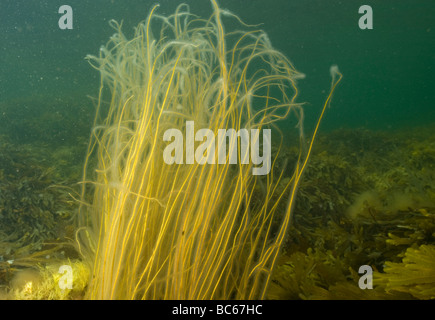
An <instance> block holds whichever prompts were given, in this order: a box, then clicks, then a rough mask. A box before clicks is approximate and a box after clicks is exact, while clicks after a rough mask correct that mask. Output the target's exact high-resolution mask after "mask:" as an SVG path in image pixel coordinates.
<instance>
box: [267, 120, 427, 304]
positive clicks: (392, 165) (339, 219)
mask: <svg viewBox="0 0 435 320" xmlns="http://www.w3.org/2000/svg"><path fill="white" fill-rule="evenodd" d="M434 135H435V133H434V131H433V128H430V127H429V128H417V129H413V130H410V129H407V130H403V131H402V132H400V131H399V132H375V131H369V130H363V129H353V130H345V129H342V130H336V131H334V132H331V133H328V134H322V135H321V136H320V137H319V141H318V143H317V145H316V148H315V153H314V155H313V157H312V158H311V161H310V163H309V167H308V169H307V171H306V175H305V176H304V179H303V181H302V182H301V186H300V190H299V193H298V199H297V201H296V205H295V211H294V212H295V213H294V223H293V224H292V226H291V228H290V230H289V238H288V240H287V242H286V252H287V253H286V254H285V255H283V256H282V257H281V260H280V262H279V267H278V268H277V271H276V272H275V273H274V277H273V281H272V285H271V288H270V290H269V298H271V299H434V298H435V295H434V292H433V288H434V287H435V283H434V276H435V264H434V263H435V259H434V255H433V249H434V240H435V196H434V195H435V193H434V191H435V186H434V184H433V178H434V174H435V170H434V169H435V168H434V163H435V162H434V160H435V157H434V155H435V153H434V151H435V145H434V143H433V138H434ZM361 265H369V266H371V267H372V268H373V270H374V279H373V289H372V290H367V289H366V290H361V289H360V288H359V287H358V279H359V277H360V276H361V275H359V274H358V269H359V267H360V266H361Z"/></svg>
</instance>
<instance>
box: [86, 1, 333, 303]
mask: <svg viewBox="0 0 435 320" xmlns="http://www.w3.org/2000/svg"><path fill="white" fill-rule="evenodd" d="M211 4H212V6H213V9H214V13H213V15H212V16H211V17H210V18H209V19H202V18H200V17H197V16H195V15H193V14H191V13H190V11H189V7H188V6H187V5H180V6H179V7H178V8H177V10H176V12H175V14H173V15H170V16H168V17H165V16H161V15H159V14H158V11H157V6H156V7H154V8H153V9H152V10H151V13H150V14H149V16H148V17H147V19H146V21H145V22H143V23H141V24H139V25H138V26H137V28H136V29H135V35H134V36H133V38H132V39H128V38H126V36H125V35H124V34H123V32H122V29H121V25H119V24H118V23H116V22H114V21H112V22H111V25H112V26H113V27H114V28H115V30H116V33H115V34H114V35H113V36H112V37H111V39H110V41H109V43H108V44H107V45H106V46H104V47H102V48H101V49H100V55H99V56H98V57H96V56H89V57H88V58H89V60H90V63H91V64H92V65H93V66H94V67H95V68H96V69H97V70H98V71H99V72H100V74H101V84H102V86H101V89H100V96H99V104H98V112H97V116H96V121H95V127H94V131H93V136H92V139H91V143H90V146H89V157H88V159H97V161H96V163H97V165H96V169H95V170H86V174H85V177H84V179H83V186H84V188H83V192H82V195H83V196H82V203H83V205H82V208H81V211H80V220H79V223H78V226H79V229H78V230H79V233H78V234H79V240H80V242H79V244H80V252H82V253H83V255H84V257H85V258H84V259H85V260H86V261H88V262H89V263H90V265H91V270H92V271H91V280H90V283H89V286H88V288H87V295H86V297H87V298H91V299H92V298H97V299H254V298H255V299H259V298H264V297H265V296H266V290H267V287H268V283H269V282H270V279H271V274H272V271H273V269H274V267H275V264H276V261H277V257H278V255H279V253H280V251H281V249H282V244H283V241H284V239H285V238H286V232H287V229H288V226H289V223H290V220H291V212H292V208H293V202H294V199H295V192H296V188H297V186H298V185H299V180H300V178H301V175H302V172H303V170H304V168H305V166H306V163H307V160H308V157H309V154H310V151H311V147H312V144H311V145H309V147H308V148H307V149H306V150H307V151H306V152H303V150H305V149H304V148H303V147H302V145H301V141H302V139H301V132H302V121H301V120H302V109H301V105H300V104H299V103H297V102H296V97H297V93H298V90H297V80H298V79H300V78H302V77H303V75H302V74H300V73H299V72H298V71H297V70H296V69H295V68H294V67H293V65H292V64H291V63H290V61H289V60H288V59H287V58H286V57H285V56H284V55H283V54H282V53H280V52H278V51H276V50H275V49H274V48H273V47H272V46H271V44H270V42H269V39H268V37H267V35H266V34H265V33H264V32H263V31H261V30H257V29H254V28H252V27H251V28H250V27H248V26H246V25H244V24H243V22H241V21H240V19H239V18H238V17H237V16H235V15H234V14H232V13H230V12H228V11H226V10H223V9H221V8H219V7H218V5H217V3H216V1H214V0H212V1H211ZM224 17H225V18H229V19H232V20H233V21H234V22H235V23H238V24H239V25H240V27H241V28H243V29H248V31H238V30H237V31H230V32H226V31H225V27H224V25H223V23H222V20H221V19H222V18H224ZM331 76H332V84H331V91H330V93H329V96H328V98H327V100H326V102H325V105H324V108H323V111H324V110H325V108H326V107H327V106H328V105H329V102H330V99H331V96H332V93H333V91H334V89H335V87H336V85H337V84H338V82H339V81H340V80H341V74H340V73H339V71H338V68H337V67H332V68H331ZM108 89H109V90H108ZM107 93H109V96H108V97H107V96H106V94H107ZM104 101H110V103H109V104H107V103H105V102H104ZM101 112H104V114H105V115H106V116H102V115H101ZM288 115H292V116H295V117H296V121H297V122H298V123H299V126H298V128H297V129H295V131H297V138H296V139H295V141H294V145H295V146H296V148H297V149H298V155H297V157H296V158H295V160H294V161H293V163H292V164H291V165H290V164H289V166H288V167H291V168H292V170H293V171H292V173H291V174H289V175H288V176H287V177H286V179H285V180H283V179H282V178H283V173H284V170H285V169H284V167H286V166H284V167H282V168H278V169H276V170H275V167H274V165H273V164H274V163H275V161H276V160H277V158H278V157H279V154H280V151H281V150H282V140H283V137H282V135H281V134H280V132H279V130H278V128H277V127H276V126H275V122H276V121H278V120H281V119H285V118H287V116H288ZM322 115H323V113H322ZM187 121H192V122H194V123H195V126H197V127H198V128H207V129H208V130H209V132H211V135H212V136H213V137H216V136H218V130H220V129H234V130H235V131H236V132H240V130H242V129H247V130H253V129H255V130H259V131H262V130H263V129H268V130H270V129H273V130H274V131H273V135H274V140H275V142H274V145H275V146H277V147H276V152H275V153H274V157H273V159H271V162H272V163H271V164H269V165H271V170H270V175H268V176H267V177H266V178H261V177H257V176H256V175H254V174H253V169H254V166H253V163H244V161H242V159H245V158H244V156H245V155H244V154H243V153H242V152H239V153H237V154H236V155H237V159H235V160H237V161H234V162H235V163H229V162H230V161H229V157H230V156H229V154H225V155H224V156H225V160H226V161H224V163H220V164H219V165H212V164H211V163H215V162H214V159H213V158H214V157H215V156H216V155H215V154H214V153H212V152H211V151H210V150H212V147H210V148H209V147H207V148H204V144H202V145H199V147H198V143H196V145H195V147H197V148H194V149H196V151H195V158H196V162H194V161H192V162H191V163H190V164H189V165H170V164H167V163H166V161H164V159H163V153H164V150H165V148H166V147H167V142H165V141H164V138H163V137H164V133H165V132H166V131H167V130H177V132H185V131H187V130H188V128H187V124H186V123H187ZM316 130H317V128H316ZM186 135H187V133H186ZM264 137H265V136H263V146H264V145H267V144H269V145H270V144H271V142H270V141H266V140H265V139H266V138H264ZM186 139H187V137H186ZM202 139H204V137H203V138H202ZM225 139H226V138H225ZM256 139H259V137H257V138H256ZM192 140H193V139H192ZM196 140H197V142H198V141H199V140H198V138H196ZM208 142H210V141H208ZM213 143H214V142H213ZM237 143H238V138H237V136H236V137H235V139H234V138H230V139H229V143H228V144H229V145H234V144H236V145H237ZM257 143H258V142H257ZM225 144H227V142H226V141H225ZM186 145H187V142H186ZM201 146H202V149H201ZM213 146H214V144H213ZM177 148H183V143H179V144H177V145H176V146H175V151H176V152H177V150H178V149H177ZM186 149H187V146H186ZM198 150H200V152H201V153H198ZM187 157H188V156H187V155H186V159H185V161H186V162H188V160H187ZM233 160H234V159H233ZM178 161H179V162H180V163H183V161H182V159H181V160H180V159H178ZM86 167H87V166H86ZM288 167H286V168H287V169H286V170H289V169H288ZM86 169H87V168H86ZM283 181H284V182H283ZM280 184H281V186H282V187H280V189H279V190H278V186H279V185H280ZM88 188H92V193H93V198H92V199H90V200H89V198H87V195H88V194H89V193H90V192H89V189H88ZM86 202H89V204H87V205H86V204H85V203H86ZM279 209H282V210H279Z"/></svg>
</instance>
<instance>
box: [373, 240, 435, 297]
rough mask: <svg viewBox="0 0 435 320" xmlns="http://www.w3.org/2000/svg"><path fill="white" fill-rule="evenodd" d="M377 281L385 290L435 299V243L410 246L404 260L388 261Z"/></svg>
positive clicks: (377, 276) (378, 274)
mask: <svg viewBox="0 0 435 320" xmlns="http://www.w3.org/2000/svg"><path fill="white" fill-rule="evenodd" d="M375 281H376V283H378V284H379V285H380V286H381V287H383V288H385V291H386V292H388V293H391V294H394V293H395V292H402V293H409V294H411V295H412V297H414V298H417V299H435V245H421V246H420V247H418V248H412V247H410V248H408V249H407V250H406V252H405V255H404V257H403V260H402V262H400V263H395V262H390V261H387V262H386V263H385V267H384V273H376V274H375Z"/></svg>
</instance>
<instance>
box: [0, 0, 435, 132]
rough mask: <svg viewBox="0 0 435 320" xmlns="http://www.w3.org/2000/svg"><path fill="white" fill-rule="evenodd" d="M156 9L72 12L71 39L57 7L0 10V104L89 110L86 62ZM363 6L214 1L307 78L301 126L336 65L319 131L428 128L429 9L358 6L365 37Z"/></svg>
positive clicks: (97, 5) (102, 4)
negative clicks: (367, 12)
mask: <svg viewBox="0 0 435 320" xmlns="http://www.w3.org/2000/svg"><path fill="white" fill-rule="evenodd" d="M185 2H186V3H188V4H189V5H190V7H191V10H192V12H194V13H196V14H198V15H200V16H203V17H208V16H209V15H210V14H211V6H210V4H209V2H208V1H204V0H189V1H185ZM154 3H155V2H154V1H143V0H142V1H139V0H137V1H134V0H129V1H102V0H97V1H81V2H79V3H71V7H72V9H73V30H60V29H59V27H58V19H59V18H60V16H61V15H60V14H59V13H58V9H59V7H60V6H61V5H62V4H64V2H63V1H57V0H50V1H38V2H29V1H12V0H3V1H1V2H0V17H1V18H0V30H1V39H2V41H1V44H0V53H1V54H0V102H6V101H10V100H15V99H18V98H19V99H22V98H25V97H28V98H32V97H33V96H36V95H37V96H43V97H45V98H46V99H48V100H50V99H53V100H54V99H56V98H57V99H61V98H64V97H69V98H73V99H74V100H76V101H79V100H80V101H83V103H89V101H88V100H87V98H86V96H87V95H91V96H95V95H96V93H97V91H98V86H99V75H98V73H97V72H96V71H95V70H93V69H92V68H91V67H90V66H89V65H88V63H87V62H86V61H85V60H84V57H85V56H86V55H87V54H89V53H91V54H96V53H97V52H98V49H99V47H100V46H101V45H103V44H105V43H106V42H107V40H108V38H109V36H110V35H111V34H112V33H113V32H112V30H111V28H110V27H109V26H108V21H109V20H110V19H116V20H124V26H125V28H124V30H125V32H126V33H127V34H128V33H129V32H131V30H132V28H133V27H134V26H135V25H137V23H138V22H139V21H141V20H143V19H144V18H145V17H146V15H147V12H148V10H149V8H150V7H151V5H153V4H154ZM179 3H180V1H175V0H171V1H168V0H164V1H160V4H161V6H160V8H159V13H160V14H164V15H167V14H170V13H172V12H173V11H174V10H175V8H176V6H177V5H178V4H179ZM361 4H362V3H361V2H360V1H354V0H351V1H336V0H334V1H320V0H316V1H314V0H309V1H289V0H285V1H284V0H271V1H263V0H238V1H232V0H221V1H220V5H221V7H223V8H225V9H228V10H230V11H232V12H234V13H236V14H237V15H239V16H240V17H241V18H242V19H243V20H244V21H245V22H246V23H248V24H260V23H261V26H260V27H261V28H262V29H264V30H265V31H266V32H267V34H268V35H269V38H270V40H271V42H272V45H273V46H274V47H276V48H277V49H279V50H281V51H282V52H284V53H285V54H286V55H287V56H288V57H289V58H290V59H291V61H292V62H293V63H294V64H295V66H296V68H297V69H298V70H300V71H301V72H303V73H305V74H306V76H307V77H306V79H305V80H303V81H301V82H300V84H299V86H300V89H301V90H300V91H301V95H300V98H299V101H300V102H302V101H304V102H307V105H306V108H305V110H306V113H307V125H308V126H309V124H310V123H311V122H312V120H313V119H314V117H315V116H316V115H317V114H318V111H319V109H320V107H321V104H322V101H323V100H324V98H325V92H326V91H327V90H328V89H329V81H330V79H329V67H330V65H332V64H337V65H338V66H339V68H340V70H341V71H342V73H343V74H344V80H343V82H342V84H341V86H340V88H339V90H338V91H337V93H336V95H335V97H334V102H333V108H332V109H331V110H330V111H329V112H328V114H327V117H326V119H325V121H324V123H323V125H322V126H323V128H328V129H335V128H339V127H350V128H353V127H367V128H375V129H387V128H393V129H398V128H400V127H402V126H408V125H411V126H415V125H420V124H431V123H433V122H434V120H435V112H434V109H435V108H434V101H435V90H434V87H435V86H434V85H435V81H434V66H435V54H434V52H435V37H434V32H435V19H434V17H435V4H434V3H433V1H430V0H424V1H423V0H418V1H382V2H380V1H377V2H376V1H369V2H364V4H368V5H371V6H372V8H373V26H374V27H373V29H372V30H361V29H360V28H359V27H358V19H359V18H360V16H361V15H360V14H359V13H358V8H359V7H360V5H361ZM224 23H225V21H224ZM228 23H229V24H228V25H227V29H228V30H229V29H231V21H228ZM60 104H61V103H60ZM59 107H60V108H61V106H59ZM90 118H92V115H90ZM90 121H91V120H90Z"/></svg>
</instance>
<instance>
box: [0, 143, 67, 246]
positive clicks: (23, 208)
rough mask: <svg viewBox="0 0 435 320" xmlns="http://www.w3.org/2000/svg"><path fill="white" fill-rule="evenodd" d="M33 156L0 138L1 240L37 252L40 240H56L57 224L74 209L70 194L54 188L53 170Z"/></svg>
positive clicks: (30, 150)
mask: <svg viewBox="0 0 435 320" xmlns="http://www.w3.org/2000/svg"><path fill="white" fill-rule="evenodd" d="M36 153H37V151H36V148H33V147H31V146H25V145H16V144H11V143H10V142H9V140H8V138H7V137H6V136H0V233H1V235H2V237H1V240H2V242H5V241H8V242H11V243H14V244H15V245H18V246H20V247H21V246H26V245H31V246H32V247H34V248H40V247H41V245H42V242H43V241H44V240H46V239H49V238H51V239H54V238H57V237H58V233H59V232H60V224H61V223H62V222H65V221H67V220H68V219H70V218H71V216H72V209H73V207H74V206H76V204H75V203H74V202H73V201H72V198H71V197H70V196H69V195H68V193H69V192H71V191H69V190H68V188H67V187H65V186H61V185H60V184H57V182H58V181H59V180H58V177H56V174H55V172H54V169H52V168H50V167H48V166H47V164H45V165H44V162H43V161H41V159H40V158H38V156H37V155H36ZM30 251H32V250H30Z"/></svg>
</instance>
